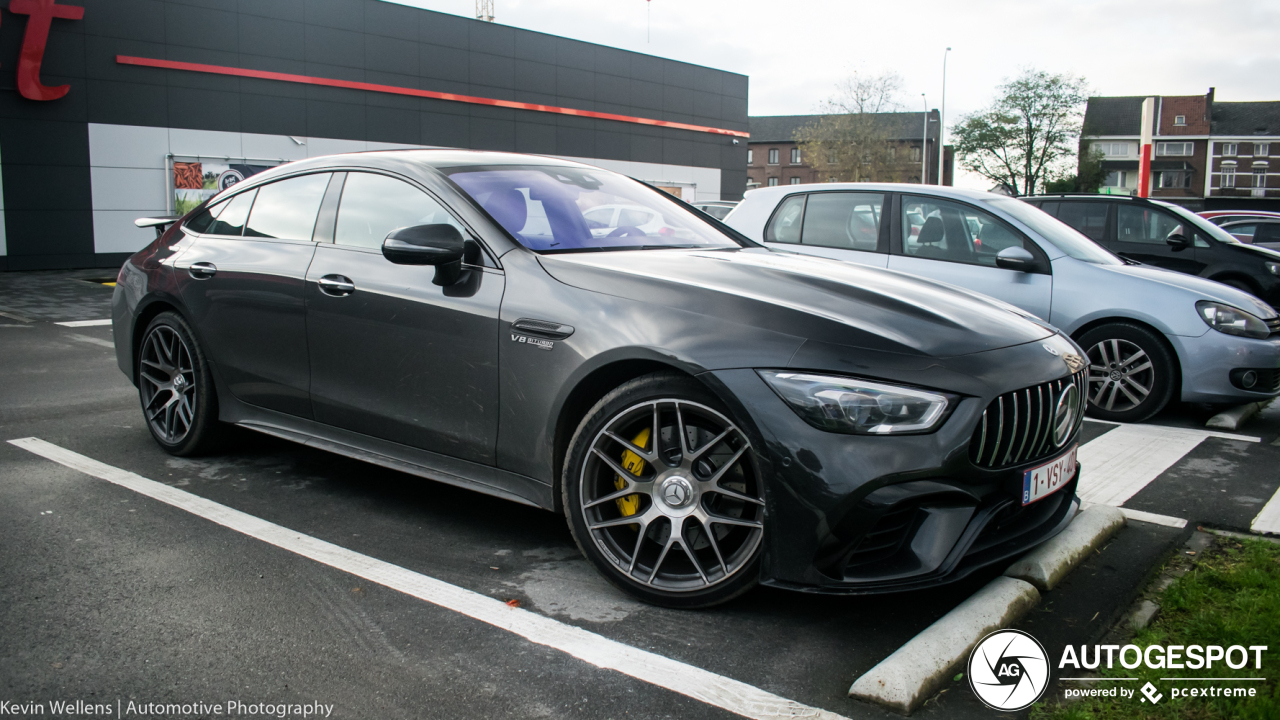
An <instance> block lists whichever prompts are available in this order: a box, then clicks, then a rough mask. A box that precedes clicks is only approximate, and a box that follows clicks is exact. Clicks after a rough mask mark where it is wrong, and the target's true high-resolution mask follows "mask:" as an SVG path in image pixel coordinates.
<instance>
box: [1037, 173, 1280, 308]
mask: <svg viewBox="0 0 1280 720" xmlns="http://www.w3.org/2000/svg"><path fill="white" fill-rule="evenodd" d="M1023 199H1024V201H1025V202H1028V203H1030V204H1032V205H1034V206H1036V207H1038V208H1040V209H1041V210H1044V211H1045V212H1046V213H1048V214H1050V215H1053V216H1055V217H1057V218H1058V219H1059V220H1061V221H1063V222H1065V223H1066V224H1068V225H1070V226H1071V227H1073V228H1075V229H1076V230H1079V231H1080V232H1082V233H1084V234H1085V235H1087V236H1089V238H1090V239H1092V240H1094V241H1095V242H1097V243H1098V244H1100V245H1102V246H1103V247H1105V248H1107V249H1109V250H1111V251H1112V252H1114V253H1116V254H1117V255H1120V256H1122V257H1126V258H1129V259H1130V260H1137V261H1138V262H1141V263H1144V264H1147V265H1154V266H1156V267H1162V268H1165V269H1168V270H1176V271H1178V272H1182V273H1187V274H1189V275H1199V276H1201V277H1206V278H1209V279H1210V280H1216V281H1218V282H1220V283H1223V284H1225V285H1230V286H1231V287H1234V288H1237V289H1239V290H1243V291H1245V292H1247V293H1252V294H1253V295H1255V296H1257V297H1260V298H1262V299H1263V300H1266V301H1267V302H1268V303H1270V304H1271V306H1272V307H1277V306H1280V252H1276V251H1274V250H1271V249H1269V248H1259V247H1253V246H1252V245H1246V244H1244V243H1242V242H1240V241H1239V240H1238V239H1236V238H1235V237H1233V236H1232V235H1231V233H1229V232H1227V231H1225V230H1223V229H1222V228H1220V227H1218V226H1217V225H1214V224H1213V223H1211V222H1209V221H1208V220H1205V219H1204V218H1202V217H1200V216H1199V215H1196V214H1195V213H1193V212H1191V211H1190V210H1187V209H1185V208H1182V207H1179V206H1177V205H1173V204H1170V203H1165V202H1160V201H1158V200H1148V199H1143V198H1136V197H1128V196H1122V195H1053V196H1042V197H1029V198H1023Z"/></svg>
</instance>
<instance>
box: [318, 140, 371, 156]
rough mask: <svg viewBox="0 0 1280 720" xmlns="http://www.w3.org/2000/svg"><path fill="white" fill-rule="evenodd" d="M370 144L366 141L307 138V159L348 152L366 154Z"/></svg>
mask: <svg viewBox="0 0 1280 720" xmlns="http://www.w3.org/2000/svg"><path fill="white" fill-rule="evenodd" d="M368 149H369V143H367V142H365V141H364V140H334V139H333V138H307V157H319V156H321V155H336V154H338V153H347V152H364V151H365V150H368Z"/></svg>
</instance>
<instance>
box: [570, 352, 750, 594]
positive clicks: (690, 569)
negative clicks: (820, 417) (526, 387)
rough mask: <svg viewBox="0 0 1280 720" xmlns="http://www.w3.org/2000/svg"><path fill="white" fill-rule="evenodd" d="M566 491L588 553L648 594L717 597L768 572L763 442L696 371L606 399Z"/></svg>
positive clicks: (574, 446) (593, 416)
mask: <svg viewBox="0 0 1280 720" xmlns="http://www.w3.org/2000/svg"><path fill="white" fill-rule="evenodd" d="M562 492H563V500H564V507H565V512H566V514H567V515H568V521H569V529H570V531H571V532H572V533H573V537H574V539H575V540H576V541H577V543H578V547H579V548H581V550H582V552H583V554H584V555H586V557H587V558H588V559H589V560H590V561H591V562H592V563H593V564H594V565H595V566H596V568H597V569H599V571H600V572H601V573H602V574H603V575H604V576H605V577H606V578H608V580H609V581H610V582H612V583H613V584H614V585H615V586H617V587H619V588H620V589H622V590H623V591H625V592H627V593H630V594H631V595H634V596H636V597H638V598H640V599H641V600H644V601H646V602H649V603H653V604H656V605H664V606H667V607H679V608H695V607H706V606H709V605H715V604H717V603H722V602H725V601H727V600H730V599H732V598H734V597H736V596H738V595H740V594H741V593H743V592H745V591H747V590H748V589H750V588H751V587H752V586H753V585H754V584H755V583H756V581H757V579H758V575H759V567H758V564H759V557H760V552H761V547H762V538H763V535H764V527H765V504H764V492H763V488H762V487H761V482H760V477H759V473H758V471H757V469H756V462H755V457H754V454H753V449H752V447H751V443H750V442H749V441H748V439H747V436H746V434H745V433H743V431H742V429H741V428H739V427H738V426H737V425H736V424H735V423H734V422H733V421H732V420H730V419H729V416H728V413H727V412H726V411H725V410H724V408H723V407H722V406H721V405H720V403H719V402H718V401H717V400H716V398H715V397H714V396H713V395H712V394H711V393H710V392H709V391H708V390H707V389H706V388H705V387H703V386H702V384H701V383H699V382H698V381H697V380H694V379H693V378H690V377H687V376H681V375H675V374H667V373H658V374H653V375H647V376H644V377H641V378H637V379H636V380H632V381H631V382H628V383H626V384H624V385H622V386H621V387H619V388H617V389H615V390H614V391H613V392H611V393H609V394H608V395H606V396H605V397H604V398H602V399H601V400H600V402H598V403H596V405H595V407H593V408H592V409H591V410H590V411H589V412H588V413H587V416H586V417H585V418H584V419H583V420H582V423H581V424H580V425H579V426H578V430H577V432H576V433H575V434H574V437H573V440H572V441H571V442H570V446H569V451H568V457H567V459H566V462H565V470H564V477H563V483H562Z"/></svg>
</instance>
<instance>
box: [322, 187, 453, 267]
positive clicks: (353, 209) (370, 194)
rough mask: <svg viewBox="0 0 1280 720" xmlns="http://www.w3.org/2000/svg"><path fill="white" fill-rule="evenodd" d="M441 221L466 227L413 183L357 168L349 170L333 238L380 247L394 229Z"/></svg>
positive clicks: (370, 246)
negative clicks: (357, 169)
mask: <svg viewBox="0 0 1280 720" xmlns="http://www.w3.org/2000/svg"><path fill="white" fill-rule="evenodd" d="M437 224H444V225H453V226H454V227H456V228H458V230H459V231H463V230H462V226H461V225H459V224H458V221H457V220H454V219H453V216H452V215H450V214H449V212H448V211H447V210H445V209H444V206H442V205H441V204H440V203H439V202H437V201H436V200H435V199H434V198H432V197H431V196H430V195H427V194H426V193H424V192H422V191H421V190H419V189H418V188H416V187H414V186H412V185H410V184H409V183H407V182H404V181H403V180H397V179H395V178H392V177H387V176H386V175H375V174H373V173H362V172H353V173H348V174H347V181H346V183H345V184H344V185H343V186H342V201H341V202H340V203H339V204H338V224H337V226H336V227H335V229H334V234H333V241H334V242H335V243H336V244H338V245H346V246H348V247H360V248H370V249H375V250H376V249H379V248H381V247H382V241H384V240H386V239H387V236H388V235H390V234H391V231H392V230H398V229H400V228H404V227H413V226H415V225H437ZM463 232H464V237H465V231H463Z"/></svg>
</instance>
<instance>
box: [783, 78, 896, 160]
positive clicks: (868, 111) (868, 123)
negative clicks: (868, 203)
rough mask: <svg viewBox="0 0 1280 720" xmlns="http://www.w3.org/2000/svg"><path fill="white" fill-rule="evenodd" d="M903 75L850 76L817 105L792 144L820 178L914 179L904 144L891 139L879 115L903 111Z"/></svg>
mask: <svg viewBox="0 0 1280 720" xmlns="http://www.w3.org/2000/svg"><path fill="white" fill-rule="evenodd" d="M902 85H903V82H902V77H901V76H900V75H898V74H897V73H893V72H888V73H883V74H880V75H859V74H857V73H855V74H854V75H852V76H850V77H848V78H846V79H844V80H842V81H841V82H840V83H839V84H838V85H837V86H836V93H835V94H834V95H833V96H832V97H830V98H828V99H827V100H824V101H823V102H822V104H821V105H820V110H821V112H822V115H821V116H820V117H819V118H818V120H817V121H816V122H813V123H810V124H809V125H807V126H805V127H803V128H800V129H799V130H798V131H797V132H796V137H795V140H796V142H797V143H799V145H800V154H801V156H802V157H804V158H805V159H806V162H808V164H809V165H810V166H811V167H813V168H814V169H816V170H817V171H818V172H819V173H820V174H821V175H825V176H826V177H828V178H834V179H836V180H839V181H853V182H857V181H860V180H877V181H881V182H901V181H903V180H905V179H910V178H911V177H913V175H912V174H911V169H912V168H914V167H915V165H913V164H911V163H910V162H909V158H908V157H906V154H907V152H908V150H907V148H906V147H905V146H901V143H899V142H896V141H894V140H893V139H892V138H890V137H889V135H890V133H889V130H890V128H889V127H888V126H887V125H886V124H885V122H884V119H883V118H882V117H880V116H878V113H887V112H896V111H898V110H900V109H901V108H902V105H901V103H900V102H899V98H900V96H901V92H902Z"/></svg>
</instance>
